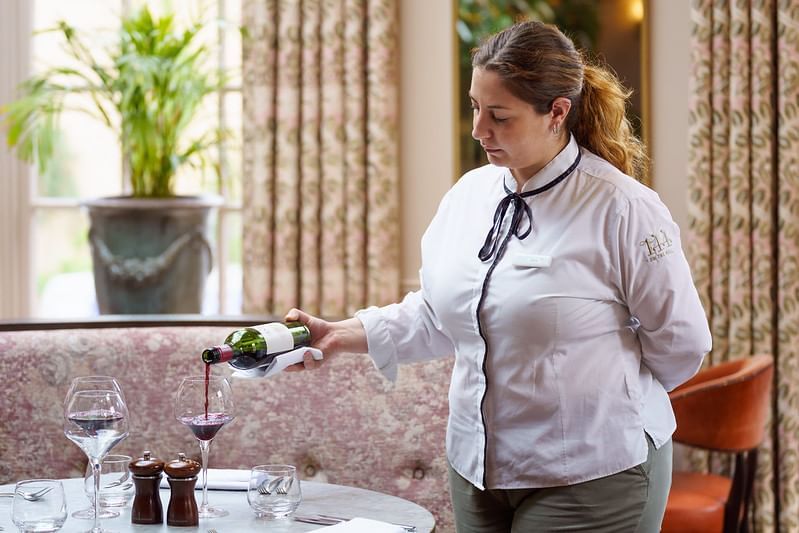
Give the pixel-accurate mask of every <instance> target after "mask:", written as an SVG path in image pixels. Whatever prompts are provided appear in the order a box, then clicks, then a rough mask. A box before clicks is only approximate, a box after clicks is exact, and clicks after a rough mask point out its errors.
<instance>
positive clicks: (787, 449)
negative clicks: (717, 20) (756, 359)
mask: <svg viewBox="0 0 799 533" xmlns="http://www.w3.org/2000/svg"><path fill="white" fill-rule="evenodd" d="M776 18H777V29H776V34H777V36H778V39H777V57H776V61H777V69H776V72H777V98H776V99H777V117H778V129H777V142H778V143H779V144H778V151H777V176H779V179H778V180H777V195H778V198H779V207H778V217H777V227H778V228H779V231H778V239H777V258H778V260H777V261H778V263H777V265H778V268H777V272H778V273H779V277H778V280H777V317H778V322H777V331H778V335H777V406H776V408H777V413H776V415H777V417H776V419H777V420H778V421H779V425H778V431H777V433H776V437H777V438H776V444H777V457H778V461H779V468H778V469H777V472H778V480H779V483H778V494H779V522H780V526H781V528H782V531H799V497H798V496H799V409H797V400H798V399H799V393H798V392H797V389H799V349H798V348H797V344H799V268H797V261H799V5H797V3H796V1H795V0H791V1H788V0H779V1H778V2H777V17H776Z"/></svg>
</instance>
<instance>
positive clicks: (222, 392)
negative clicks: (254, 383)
mask: <svg viewBox="0 0 799 533" xmlns="http://www.w3.org/2000/svg"><path fill="white" fill-rule="evenodd" d="M175 418H177V419H178V421H179V422H180V423H181V424H183V425H185V426H188V428H189V429H190V430H191V432H192V433H194V436H195V437H196V438H197V442H198V443H199V445H200V453H201V454H202V467H203V468H202V473H203V474H202V475H203V478H202V484H203V501H202V504H201V505H200V509H199V516H200V518H217V517H220V516H227V514H228V512H227V511H225V510H224V509H220V508H218V507H211V506H209V505H208V449H209V448H210V447H211V441H212V440H213V438H214V437H215V436H216V433H217V432H218V431H219V430H220V429H222V426H224V425H225V424H227V423H228V422H230V421H231V420H233V418H234V412H233V391H232V390H231V389H230V383H229V382H228V380H227V379H225V378H224V377H215V376H207V377H206V376H190V377H187V378H184V379H183V381H182V382H181V383H180V387H178V393H177V397H176V398H175Z"/></svg>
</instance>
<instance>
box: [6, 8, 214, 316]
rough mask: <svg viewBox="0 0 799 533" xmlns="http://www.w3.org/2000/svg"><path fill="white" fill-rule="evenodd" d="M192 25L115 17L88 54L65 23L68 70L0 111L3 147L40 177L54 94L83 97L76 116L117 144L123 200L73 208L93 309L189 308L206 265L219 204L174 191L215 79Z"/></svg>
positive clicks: (53, 129)
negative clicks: (109, 40) (86, 256)
mask: <svg viewBox="0 0 799 533" xmlns="http://www.w3.org/2000/svg"><path fill="white" fill-rule="evenodd" d="M202 28H203V24H201V23H193V24H191V25H188V26H187V27H185V28H179V27H178V24H177V21H176V19H175V16H174V14H173V13H165V14H163V15H161V16H158V17H156V16H153V14H152V13H151V12H150V11H149V9H148V8H147V7H143V8H142V9H140V10H138V11H136V12H134V13H132V14H129V15H126V16H123V17H122V20H121V25H120V29H119V33H118V38H117V39H115V42H114V43H113V44H112V45H109V46H105V47H103V48H100V50H99V53H98V52H97V50H98V49H97V48H96V47H90V46H88V44H87V41H86V40H85V37H82V36H81V35H79V34H78V32H77V31H76V30H75V28H73V27H72V26H70V25H68V24H67V23H65V22H59V23H58V24H57V26H56V27H55V28H54V29H52V30H50V31H54V32H57V33H58V34H59V36H60V37H61V38H63V44H64V48H65V50H66V51H67V52H68V53H69V55H70V56H71V57H72V58H74V59H75V60H77V63H78V65H79V66H77V67H66V66H63V67H54V68H50V69H48V70H46V71H45V72H43V73H41V74H38V75H36V76H34V77H32V78H31V79H29V80H28V81H27V82H25V83H24V84H23V85H22V87H21V93H22V94H21V96H20V98H19V99H17V100H16V101H14V102H12V103H11V104H9V105H8V106H7V107H6V108H5V110H4V115H5V117H4V121H5V122H6V126H7V128H8V144H9V145H10V146H11V147H14V148H15V149H16V152H17V154H18V156H19V157H20V158H22V159H23V160H26V161H29V162H35V163H36V164H37V166H38V167H39V169H40V171H45V170H46V169H47V168H48V165H50V164H51V163H52V161H53V154H54V145H55V143H56V139H57V133H58V119H59V116H60V115H61V113H62V111H63V110H64V109H65V105H66V104H65V98H66V97H67V96H68V95H70V94H72V93H75V92H78V91H80V92H83V93H85V94H88V95H89V96H90V97H91V102H92V105H91V108H89V109H82V111H86V112H88V113H90V114H92V115H93V116H94V117H96V118H97V119H98V120H100V121H101V122H102V123H103V124H105V125H106V126H107V127H109V128H111V129H112V130H113V131H114V132H115V133H116V134H117V135H118V137H119V142H120V146H121V148H122V156H123V168H124V171H125V177H126V180H127V182H128V183H129V185H130V195H128V196H120V197H113V198H98V199H95V200H91V201H88V202H85V203H84V205H85V207H86V209H87V211H88V214H89V220H90V231H89V243H90V246H91V250H92V261H93V270H94V281H95V288H96V290H97V299H98V304H99V308H100V312H101V313H114V314H126V313H195V312H199V311H200V308H201V302H202V296H203V290H204V285H205V280H206V278H207V275H208V272H209V271H210V269H211V265H212V258H211V247H210V246H209V244H208V221H209V216H210V214H211V211H212V210H213V209H214V207H215V206H216V205H218V204H219V203H221V199H220V198H219V197H214V196H211V197H206V196H200V197H187V196H176V194H175V187H174V185H175V176H176V173H177V171H178V169H180V168H181V167H183V166H185V165H191V166H194V167H199V168H206V167H208V166H211V167H214V168H218V166H214V165H211V164H210V160H209V158H208V155H207V153H208V149H209V148H210V147H212V146H214V145H216V143H217V142H218V141H219V140H220V139H221V136H222V132H221V131H219V130H218V128H216V127H214V128H209V130H210V131H205V132H200V133H199V134H193V135H191V134H190V133H189V132H190V129H189V127H190V126H191V125H192V123H193V122H194V121H195V119H196V118H197V115H198V110H199V109H200V106H201V103H202V101H203V99H204V98H206V97H207V96H209V95H211V94H213V93H215V92H216V91H217V90H218V89H219V88H220V85H221V84H222V83H223V80H222V79H221V76H220V75H219V74H218V73H217V72H215V71H213V70H209V68H208V66H209V65H211V64H212V56H211V51H210V50H209V49H208V47H207V46H205V45H204V44H203V43H202V42H201V38H200V37H199V35H200V32H201V30H202Z"/></svg>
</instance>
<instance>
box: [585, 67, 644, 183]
mask: <svg viewBox="0 0 799 533" xmlns="http://www.w3.org/2000/svg"><path fill="white" fill-rule="evenodd" d="M630 94H631V91H629V90H627V89H626V88H624V86H622V84H621V82H619V79H618V78H617V77H616V76H615V75H614V74H613V73H612V72H610V71H609V70H607V69H605V68H604V67H601V66H599V65H593V64H590V63H588V62H586V64H585V68H584V71H583V90H582V92H581V94H580V97H579V100H578V103H577V109H576V110H573V111H576V113H575V114H574V116H573V117H572V118H571V121H570V124H571V130H572V133H573V134H574V136H575V137H576V138H577V142H578V144H580V145H582V146H585V147H586V148H588V149H589V150H591V151H592V152H594V153H595V154H597V155H598V156H600V157H601V158H603V159H605V160H607V161H608V162H609V163H610V164H612V165H613V166H615V167H616V168H618V169H619V170H621V171H622V172H624V173H625V174H627V175H629V176H632V177H634V178H636V179H638V180H643V179H645V178H646V176H647V173H648V170H649V159H648V157H647V155H646V148H645V146H644V144H643V143H642V142H641V140H640V139H639V138H638V137H636V136H635V133H634V132H633V127H632V124H630V120H629V119H628V118H627V115H626V113H625V112H626V105H627V99H628V98H629V97H630Z"/></svg>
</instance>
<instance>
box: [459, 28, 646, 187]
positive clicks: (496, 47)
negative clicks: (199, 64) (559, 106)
mask: <svg viewBox="0 0 799 533" xmlns="http://www.w3.org/2000/svg"><path fill="white" fill-rule="evenodd" d="M472 67H474V68H477V67H479V68H482V69H485V70H490V71H492V72H496V73H497V74H498V75H499V76H500V78H501V79H502V80H503V82H504V83H505V86H506V87H507V88H508V90H509V91H511V92H512V93H513V94H514V95H515V96H516V97H518V98H520V99H522V100H524V101H525V102H528V103H530V104H531V105H532V106H533V109H535V110H536V112H538V113H541V114H546V113H549V111H550V110H551V109H552V103H553V102H554V101H555V99H556V98H558V97H561V96H562V97H565V98H568V99H569V100H570V101H571V103H572V110H571V112H570V113H569V115H568V118H567V124H566V125H567V126H568V129H569V130H571V132H572V133H573V134H574V136H575V137H576V139H577V142H578V143H579V144H580V145H582V146H585V147H586V148H588V149H589V150H591V151H592V152H594V153H595V154H597V155H599V156H600V157H602V158H604V159H606V160H607V161H609V162H610V163H611V164H612V165H614V166H615V167H616V168H618V169H619V170H621V171H622V172H624V173H625V174H628V175H630V176H633V177H635V178H637V179H642V178H643V177H644V176H645V174H646V172H647V168H648V158H647V155H646V149H645V148H644V145H643V143H642V142H641V141H640V139H638V138H637V137H636V136H635V134H634V132H633V128H632V125H631V124H630V121H629V120H628V119H627V116H626V114H625V108H626V106H627V99H628V98H629V97H630V94H631V91H628V90H627V89H625V88H624V86H623V85H622V84H621V82H620V81H619V79H618V78H617V77H616V76H615V74H613V73H612V72H611V71H609V70H608V69H606V68H604V67H603V66H600V65H599V64H593V63H589V62H587V61H586V60H585V59H584V57H583V54H581V53H580V52H579V51H578V50H577V49H576V48H575V47H574V43H573V42H572V41H571V39H569V38H568V37H566V36H565V35H564V34H563V33H561V31H560V30H559V29H558V28H557V27H555V26H553V25H551V24H544V23H542V22H538V21H524V22H519V23H517V24H514V25H513V26H511V27H509V28H506V29H504V30H502V31H501V32H499V33H497V34H495V35H493V36H492V37H491V38H490V39H488V40H487V41H485V42H484V43H483V44H481V45H480V47H479V48H477V49H476V50H475V51H474V53H473V55H472Z"/></svg>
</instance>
